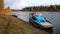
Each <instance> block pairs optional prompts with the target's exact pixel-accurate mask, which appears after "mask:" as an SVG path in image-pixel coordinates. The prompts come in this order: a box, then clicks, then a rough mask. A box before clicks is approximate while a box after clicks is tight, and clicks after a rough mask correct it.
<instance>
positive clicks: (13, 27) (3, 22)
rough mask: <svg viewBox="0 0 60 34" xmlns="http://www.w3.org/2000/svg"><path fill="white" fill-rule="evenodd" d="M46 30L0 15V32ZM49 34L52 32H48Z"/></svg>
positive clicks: (37, 33)
mask: <svg viewBox="0 0 60 34" xmlns="http://www.w3.org/2000/svg"><path fill="white" fill-rule="evenodd" d="M43 33H45V34H46V33H47V34H48V33H49V32H47V31H44V30H41V29H37V28H35V27H33V26H31V25H30V24H28V23H25V22H24V21H22V20H20V19H17V18H15V17H12V16H0V34H43ZM50 34H52V33H51V32H50Z"/></svg>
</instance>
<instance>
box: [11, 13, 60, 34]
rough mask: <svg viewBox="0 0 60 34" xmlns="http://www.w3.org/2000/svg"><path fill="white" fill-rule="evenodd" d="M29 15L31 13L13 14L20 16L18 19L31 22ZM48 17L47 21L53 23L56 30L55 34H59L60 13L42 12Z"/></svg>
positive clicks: (54, 30)
mask: <svg viewBox="0 0 60 34" xmlns="http://www.w3.org/2000/svg"><path fill="white" fill-rule="evenodd" d="M29 13H30V12H12V14H15V15H17V16H18V18H20V19H22V20H25V21H27V22H29ZM40 13H42V14H43V16H44V17H46V19H47V20H49V21H50V22H52V24H53V26H54V28H53V33H54V34H59V33H60V12H40Z"/></svg>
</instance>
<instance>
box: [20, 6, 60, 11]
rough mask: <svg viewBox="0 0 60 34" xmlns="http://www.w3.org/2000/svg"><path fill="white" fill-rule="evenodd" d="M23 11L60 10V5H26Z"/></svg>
mask: <svg viewBox="0 0 60 34" xmlns="http://www.w3.org/2000/svg"><path fill="white" fill-rule="evenodd" d="M21 11H60V5H50V6H33V7H25V8H23V9H22V10H21Z"/></svg>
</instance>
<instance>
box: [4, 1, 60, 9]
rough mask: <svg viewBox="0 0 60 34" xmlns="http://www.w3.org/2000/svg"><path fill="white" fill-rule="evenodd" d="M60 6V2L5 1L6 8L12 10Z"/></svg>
mask: <svg viewBox="0 0 60 34" xmlns="http://www.w3.org/2000/svg"><path fill="white" fill-rule="evenodd" d="M50 5H60V0H4V6H5V8H6V7H8V6H9V7H10V8H11V9H22V8H25V7H30V6H50Z"/></svg>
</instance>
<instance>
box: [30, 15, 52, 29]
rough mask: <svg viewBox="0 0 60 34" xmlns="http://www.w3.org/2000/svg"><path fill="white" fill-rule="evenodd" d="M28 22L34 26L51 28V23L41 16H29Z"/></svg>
mask: <svg viewBox="0 0 60 34" xmlns="http://www.w3.org/2000/svg"><path fill="white" fill-rule="evenodd" d="M29 22H30V23H31V24H32V25H34V26H35V27H39V28H41V29H47V28H53V25H52V23H51V22H50V21H48V20H47V19H46V18H45V17H43V16H32V15H31V16H30V17H29Z"/></svg>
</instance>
